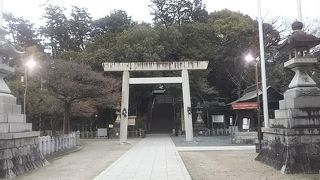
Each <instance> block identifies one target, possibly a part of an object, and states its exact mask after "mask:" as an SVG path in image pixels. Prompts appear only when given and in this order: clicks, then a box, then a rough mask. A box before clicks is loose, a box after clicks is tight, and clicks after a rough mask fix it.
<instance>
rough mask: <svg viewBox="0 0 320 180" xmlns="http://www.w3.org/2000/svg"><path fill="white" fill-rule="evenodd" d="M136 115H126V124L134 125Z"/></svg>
mask: <svg viewBox="0 0 320 180" xmlns="http://www.w3.org/2000/svg"><path fill="white" fill-rule="evenodd" d="M136 117H137V116H128V126H135V125H136Z"/></svg>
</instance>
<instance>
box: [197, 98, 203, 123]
mask: <svg viewBox="0 0 320 180" xmlns="http://www.w3.org/2000/svg"><path fill="white" fill-rule="evenodd" d="M202 109H203V107H202V106H201V105H200V103H199V102H198V104H197V106H196V110H197V111H196V113H197V123H203V119H202V117H201V115H202Z"/></svg>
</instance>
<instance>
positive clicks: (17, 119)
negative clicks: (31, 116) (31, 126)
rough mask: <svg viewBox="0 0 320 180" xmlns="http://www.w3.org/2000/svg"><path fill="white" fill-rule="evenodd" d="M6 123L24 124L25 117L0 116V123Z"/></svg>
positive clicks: (14, 115)
mask: <svg viewBox="0 0 320 180" xmlns="http://www.w3.org/2000/svg"><path fill="white" fill-rule="evenodd" d="M8 122H15V123H25V122H26V116H25V115H24V114H7V113H5V114H0V123H8Z"/></svg>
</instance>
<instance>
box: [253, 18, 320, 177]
mask: <svg viewBox="0 0 320 180" xmlns="http://www.w3.org/2000/svg"><path fill="white" fill-rule="evenodd" d="M302 28H303V24H302V23H301V22H294V23H293V24H292V30H293V32H292V34H291V35H290V36H289V37H288V38H287V39H286V40H285V41H284V42H283V43H282V44H281V45H280V47H279V51H280V52H282V53H287V54H288V55H289V60H288V61H287V62H285V63H284V67H286V68H289V69H291V70H292V71H294V72H295V75H294V77H293V79H292V81H291V83H290V85H289V89H288V90H287V91H286V92H285V93H284V100H281V101H279V110H276V111H275V119H270V120H269V122H270V124H269V128H262V132H263V141H262V149H261V151H260V153H259V155H258V157H257V158H256V159H257V160H259V161H262V162H264V163H266V164H268V165H271V166H273V167H275V168H276V169H279V170H281V172H282V173H319V170H320V162H319V160H320V153H319V152H320V89H319V88H317V86H316V83H315V81H314V80H313V79H312V78H311V77H310V76H309V75H308V72H309V71H310V70H311V69H312V68H314V67H315V66H316V64H317V63H318V61H317V58H314V57H312V56H311V55H310V49H311V48H312V47H315V46H316V45H318V44H320V38H317V37H315V36H313V35H310V34H307V33H305V32H304V31H303V30H302Z"/></svg>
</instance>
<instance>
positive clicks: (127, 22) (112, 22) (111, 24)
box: [91, 10, 135, 37]
mask: <svg viewBox="0 0 320 180" xmlns="http://www.w3.org/2000/svg"><path fill="white" fill-rule="evenodd" d="M134 24H135V22H133V21H132V20H131V17H130V16H128V14H127V12H125V11H122V10H113V11H112V12H111V13H110V15H107V16H105V17H103V18H100V19H97V20H95V21H94V22H93V24H92V28H93V31H92V33H91V36H93V37H96V36H99V35H102V34H104V33H107V32H111V33H116V32H122V31H124V30H127V29H129V28H131V27H132V26H133V25H134Z"/></svg>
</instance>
